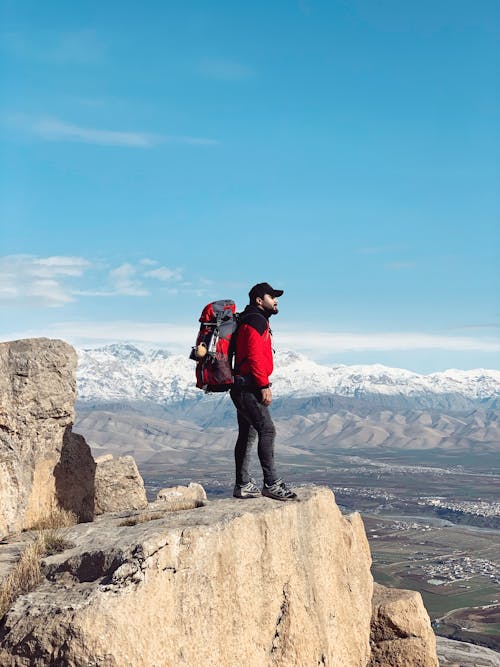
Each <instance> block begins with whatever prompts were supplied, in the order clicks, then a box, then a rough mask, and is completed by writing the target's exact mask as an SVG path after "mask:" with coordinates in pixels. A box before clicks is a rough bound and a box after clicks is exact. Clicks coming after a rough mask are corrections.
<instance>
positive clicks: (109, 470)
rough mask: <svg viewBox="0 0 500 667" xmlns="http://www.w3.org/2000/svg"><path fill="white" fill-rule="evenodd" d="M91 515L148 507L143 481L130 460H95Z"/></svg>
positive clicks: (104, 457) (124, 457) (125, 457)
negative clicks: (92, 512) (92, 511)
mask: <svg viewBox="0 0 500 667" xmlns="http://www.w3.org/2000/svg"><path fill="white" fill-rule="evenodd" d="M96 464H97V466H96V470H95V491H94V514H95V515H98V514H104V513H105V512H120V511H122V510H127V509H130V510H139V509H144V508H145V507H147V505H148V500H147V498H146V490H145V488H144V481H143V479H142V477H141V475H140V473H139V470H138V469H137V465H136V463H135V461H134V459H133V458H132V457H131V456H120V457H118V458H117V459H114V458H113V456H112V455H111V454H108V455H106V456H101V457H99V458H97V459H96Z"/></svg>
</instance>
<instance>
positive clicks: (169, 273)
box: [144, 266, 182, 282]
mask: <svg viewBox="0 0 500 667" xmlns="http://www.w3.org/2000/svg"><path fill="white" fill-rule="evenodd" d="M144 275H145V276H147V277H148V278H156V279H157V280H162V281H165V282H166V281H169V280H181V278H182V271H181V270H180V269H169V268H167V267H166V266H160V267H159V268H157V269H152V270H151V271H146V273H145V274H144Z"/></svg>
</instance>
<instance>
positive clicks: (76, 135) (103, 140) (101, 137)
mask: <svg viewBox="0 0 500 667" xmlns="http://www.w3.org/2000/svg"><path fill="white" fill-rule="evenodd" d="M30 129H31V132H32V133H33V134H34V135H36V136H37V137H39V138H40V139H44V140H45V141H73V142H79V143H84V144H95V145H97V146H122V147H128V148H152V147H153V146H156V145H158V144H159V143H160V139H159V137H156V136H155V135H153V134H146V133H145V132H116V131H114V130H97V129H94V128H89V127H82V126H79V125H71V124H69V123H65V122H63V121H60V120H57V119H56V118H42V119H39V120H35V121H34V122H33V123H32V125H31V128H30Z"/></svg>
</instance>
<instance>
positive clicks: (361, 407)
mask: <svg viewBox="0 0 500 667" xmlns="http://www.w3.org/2000/svg"><path fill="white" fill-rule="evenodd" d="M275 362H276V363H275V373H274V375H273V378H272V379H273V396H274V400H273V405H272V412H273V417H274V418H275V421H276V425H277V429H278V437H279V438H280V443H281V445H280V446H281V448H282V449H281V451H282V452H284V451H286V452H288V454H289V456H290V457H296V456H299V455H303V454H304V453H307V454H309V453H311V452H313V451H316V450H318V451H320V452H325V451H326V449H325V448H327V449H335V450H344V451H345V450H352V449H360V448H364V449H368V450H390V451H396V450H397V451H400V450H420V449H426V450H440V451H443V452H455V453H456V452H463V453H469V454H470V453H478V452H490V453H492V452H497V451H500V420H499V416H500V410H499V404H500V403H499V401H500V371H496V370H483V369H479V370H473V371H460V370H448V371H444V372H440V373H432V374H430V375H420V374H418V373H413V372H411V371H407V370H403V369H396V368H388V367H386V366H382V365H370V366H325V365H320V364H317V363H315V362H313V361H311V360H310V359H307V358H306V357H304V356H302V355H300V354H297V353H294V352H283V353H278V354H277V356H276V359H275ZM194 369H195V364H194V362H193V361H191V360H190V359H188V358H187V355H186V356H185V357H183V356H179V355H172V354H170V353H169V352H168V351H166V350H163V349H152V348H149V349H148V348H139V347H137V346H134V345H130V344H114V345H107V346H105V347H101V348H97V349H90V350H89V349H87V350H79V367H78V396H79V400H78V404H77V408H78V422H77V427H78V429H79V430H80V432H83V434H84V435H86V437H87V439H88V440H89V442H91V444H92V445H93V447H94V449H96V450H97V453H104V452H108V451H109V452H114V453H124V452H127V453H131V454H133V455H134V456H135V457H136V458H137V460H138V461H139V462H146V461H147V462H150V463H154V462H157V463H160V462H161V461H169V462H171V463H173V462H175V463H176V464H179V465H185V464H187V463H191V464H193V463H195V462H196V463H199V464H202V462H203V461H204V460H205V459H207V460H211V461H213V460H214V455H215V454H216V452H218V451H220V452H221V453H222V452H226V453H227V452H228V451H230V449H231V443H232V442H233V440H234V433H233V431H234V427H235V413H234V408H233V406H232V403H231V401H230V399H229V396H228V395H227V394H204V392H202V391H200V390H199V389H197V388H196V386H195V376H194ZM283 448H284V449H283Z"/></svg>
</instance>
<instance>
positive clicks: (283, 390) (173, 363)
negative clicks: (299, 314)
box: [78, 344, 500, 412]
mask: <svg viewBox="0 0 500 667" xmlns="http://www.w3.org/2000/svg"><path fill="white" fill-rule="evenodd" d="M194 368H195V364H194V362H193V361H192V360H190V359H188V357H187V355H186V356H185V357H184V356H180V355H172V354H169V352H167V351H166V350H163V349H149V350H148V349H140V348H138V347H136V346H134V345H129V344H114V345H107V346H105V347H101V348H96V349H87V350H79V366H78V396H79V400H80V401H101V402H102V401H106V402H109V401H151V402H154V403H159V404H163V405H171V404H175V403H182V402H186V401H191V400H195V401H196V400H199V399H200V398H201V397H202V396H203V392H201V391H200V390H199V389H197V388H196V386H195V378H194ZM272 380H273V394H274V396H275V398H276V399H283V398H287V399H290V398H306V397H312V396H330V397H333V396H336V397H343V398H348V399H353V398H355V399H362V400H370V401H374V402H378V403H380V404H381V405H389V404H395V405H399V406H402V405H405V407H415V408H417V407H418V408H426V409H437V410H440V409H446V410H451V411H456V412H460V411H463V410H470V409H474V408H479V407H481V408H483V409H487V408H496V407H499V404H500V371H496V370H484V369H477V370H472V371H461V370H447V371H444V372H440V373H432V374H429V375H420V374H418V373H413V372H411V371H407V370H403V369H399V368H389V367H387V366H382V365H378V364H376V365H365V366H325V365H320V364H317V363H315V362H314V361H311V360H310V359H307V358H306V357H304V356H303V355H301V354H297V353H295V352H282V353H278V354H277V355H276V360H275V372H274V375H273V378H272Z"/></svg>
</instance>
